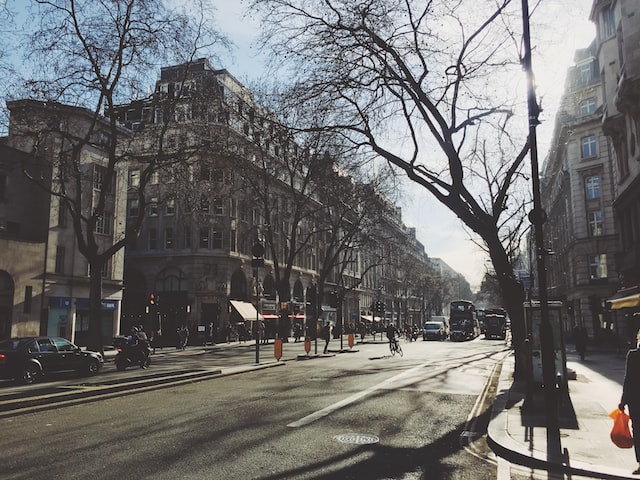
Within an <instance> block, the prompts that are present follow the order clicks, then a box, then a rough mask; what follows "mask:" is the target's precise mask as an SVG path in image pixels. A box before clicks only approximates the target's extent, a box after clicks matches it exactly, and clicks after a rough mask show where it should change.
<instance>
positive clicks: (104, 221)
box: [96, 212, 113, 235]
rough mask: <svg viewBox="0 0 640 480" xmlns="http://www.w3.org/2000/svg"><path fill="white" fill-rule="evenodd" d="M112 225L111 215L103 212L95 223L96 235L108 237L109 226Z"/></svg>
mask: <svg viewBox="0 0 640 480" xmlns="http://www.w3.org/2000/svg"><path fill="white" fill-rule="evenodd" d="M112 224H113V214H111V213H110V212H104V213H103V214H102V215H101V216H99V217H98V220H97V221H96V233H101V234H103V235H109V234H110V233H111V225H112Z"/></svg>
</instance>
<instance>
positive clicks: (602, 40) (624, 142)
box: [590, 0, 640, 338]
mask: <svg viewBox="0 0 640 480" xmlns="http://www.w3.org/2000/svg"><path fill="white" fill-rule="evenodd" d="M590 19H591V21H592V22H594V23H595V25H596V32H597V38H596V48H597V50H596V51H597V57H598V60H599V65H600V70H599V72H598V73H599V76H600V78H601V81H602V94H603V111H602V129H603V132H604V134H605V135H606V136H607V138H608V142H609V146H610V149H611V155H612V162H611V165H610V168H611V171H612V175H613V179H614V198H613V211H614V215H615V223H616V229H617V233H618V239H617V254H616V258H615V261H616V266H617V269H618V273H619V275H620V282H621V287H622V290H621V291H620V292H618V294H617V295H615V296H614V297H613V298H612V301H611V304H612V307H613V309H614V310H615V311H619V315H618V317H619V318H620V319H621V320H624V321H625V322H624V323H625V324H626V328H625V329H624V330H626V331H625V332H624V333H625V334H626V335H628V336H629V337H630V338H631V337H633V336H634V333H635V331H637V330H638V328H639V327H640V319H639V317H638V315H637V312H638V306H639V305H640V291H639V290H638V285H640V48H638V46H639V45H640V4H639V3H638V2H637V1H635V0H616V1H614V0H595V1H594V2H593V5H592V8H591V15H590ZM634 313H635V315H634Z"/></svg>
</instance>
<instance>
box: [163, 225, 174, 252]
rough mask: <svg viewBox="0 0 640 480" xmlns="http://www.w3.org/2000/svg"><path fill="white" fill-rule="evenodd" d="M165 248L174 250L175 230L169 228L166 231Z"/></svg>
mask: <svg viewBox="0 0 640 480" xmlns="http://www.w3.org/2000/svg"><path fill="white" fill-rule="evenodd" d="M164 248H167V249H171V248H173V228H167V229H166V230H165V231H164Z"/></svg>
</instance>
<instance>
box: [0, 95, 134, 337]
mask: <svg viewBox="0 0 640 480" xmlns="http://www.w3.org/2000/svg"><path fill="white" fill-rule="evenodd" d="M7 107H8V109H9V111H10V119H9V132H8V136H7V137H5V138H3V139H2V145H0V244H1V247H2V248H1V249H0V252H1V253H0V291H1V293H0V334H1V335H2V336H3V337H8V336H21V335H38V334H40V335H56V336H62V337H65V338H68V339H70V340H72V341H75V342H76V343H77V344H79V345H86V341H87V332H88V328H89V325H88V323H89V266H88V261H87V259H86V258H85V257H84V256H83V255H82V254H81V253H80V251H79V249H78V243H77V238H76V235H75V231H74V228H73V226H72V222H71V221H70V217H69V215H68V210H67V208H66V207H65V206H64V204H63V201H62V200H61V199H62V198H65V195H68V196H67V197H66V198H68V199H72V198H74V197H73V194H74V192H75V189H76V185H77V184H76V183H75V180H79V183H78V184H79V185H81V189H82V192H83V195H82V198H83V204H82V206H81V207H80V208H81V211H82V212H83V214H85V215H87V214H88V213H89V212H92V211H94V210H95V202H96V199H97V197H98V192H99V191H101V190H102V189H106V190H105V191H106V193H107V202H106V211H107V212H109V213H108V214H105V215H104V216H103V217H101V219H100V221H99V222H98V223H97V224H96V231H95V233H96V236H95V238H96V241H97V243H98V246H99V247H102V248H105V247H108V246H110V245H112V244H113V243H114V239H115V238H117V237H119V236H121V235H122V233H123V232H122V227H121V225H122V224H121V223H119V222H118V219H120V218H122V217H123V214H124V209H125V202H126V197H125V195H124V192H125V190H123V189H124V188H125V183H124V182H125V177H124V175H120V176H119V177H118V178H116V180H115V181H114V182H113V183H112V184H110V185H107V184H105V182H104V171H105V168H106V167H105V166H106V161H107V160H106V155H105V152H104V151H102V150H101V149H100V148H99V146H98V145H99V143H100V142H89V143H88V144H86V145H84V147H83V148H82V149H81V150H80V151H79V152H77V151H76V152H75V153H74V155H71V154H70V152H72V151H73V150H74V146H77V144H73V141H72V140H70V139H72V138H79V137H80V138H81V137H82V136H83V134H86V133H87V132H88V131H89V129H91V128H94V127H96V124H95V123H94V120H95V117H94V115H93V112H91V111H88V110H86V109H83V108H78V107H72V106H68V105H61V104H58V103H55V102H49V103H45V102H37V101H33V100H17V101H11V102H8V103H7ZM100 122H101V120H98V128H96V130H95V131H94V135H98V136H99V135H101V134H102V133H101V130H100V127H99V125H100ZM70 159H73V160H74V166H75V167H77V170H76V171H77V172H78V176H74V173H73V172H74V170H73V169H72V168H70V163H66V161H67V160H70ZM27 175H28V176H29V177H31V179H29V178H27ZM63 184H64V188H62V185H63ZM51 192H58V194H57V195H52V194H51ZM74 208H75V206H74ZM123 271H124V254H123V252H119V253H116V254H115V255H114V256H113V257H111V259H110V260H109V262H108V264H107V265H106V267H105V268H104V269H103V271H102V272H101V273H102V285H103V290H102V291H103V296H102V309H103V310H102V326H103V332H102V336H103V340H104V341H107V340H109V341H110V339H111V337H112V336H113V335H115V334H117V333H118V329H119V324H120V322H119V319H120V308H121V305H120V304H121V299H122V280H123Z"/></svg>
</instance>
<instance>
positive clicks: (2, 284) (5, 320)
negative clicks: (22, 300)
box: [0, 270, 15, 340]
mask: <svg viewBox="0 0 640 480" xmlns="http://www.w3.org/2000/svg"><path fill="white" fill-rule="evenodd" d="M14 292H15V284H14V283H13V278H11V275H9V273H8V272H6V271H4V270H0V340H2V339H5V338H10V337H11V323H12V315H13V295H14Z"/></svg>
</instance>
